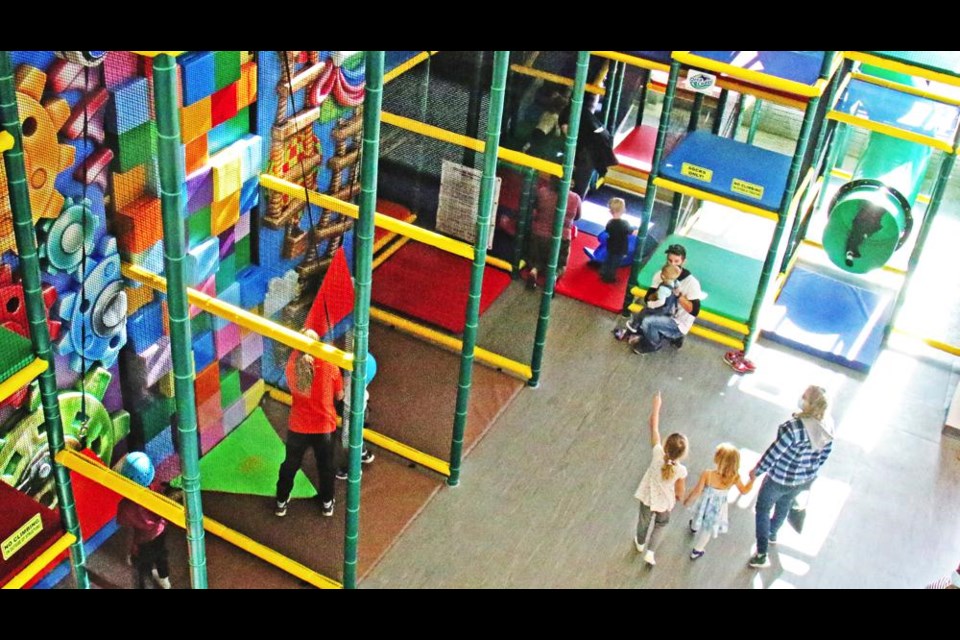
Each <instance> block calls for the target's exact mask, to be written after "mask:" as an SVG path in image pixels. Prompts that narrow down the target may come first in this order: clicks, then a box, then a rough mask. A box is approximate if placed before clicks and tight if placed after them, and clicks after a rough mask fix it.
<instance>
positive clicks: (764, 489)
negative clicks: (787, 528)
mask: <svg viewBox="0 0 960 640" xmlns="http://www.w3.org/2000/svg"><path fill="white" fill-rule="evenodd" d="M811 484H813V480H808V481H807V482H804V483H803V484H798V485H796V486H793V487H788V486H786V485H783V484H780V483H779V482H776V481H774V480H771V479H770V476H764V478H763V484H762V485H760V493H759V494H758V495H757V516H756V518H757V519H756V525H757V553H766V552H767V545H768V544H769V542H770V536H771V535H776V534H777V532H778V531H780V527H782V526H783V523H784V521H786V519H787V514H788V513H790V507H791V506H793V501H794V500H796V499H797V496H798V495H800V493H801V492H802V491H805V490H807V489H809V488H810V485H811ZM771 511H773V517H772V518H771V517H770V512H771Z"/></svg>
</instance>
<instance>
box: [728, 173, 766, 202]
mask: <svg viewBox="0 0 960 640" xmlns="http://www.w3.org/2000/svg"><path fill="white" fill-rule="evenodd" d="M730 191H733V192H734V193H739V194H740V195H742V196H747V197H748V198H755V199H757V200H760V199H762V198H763V186H762V185H759V184H753V183H752V182H746V181H745V180H741V179H740V178H734V179H733V182H731V183H730Z"/></svg>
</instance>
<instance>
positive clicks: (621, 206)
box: [607, 198, 627, 213]
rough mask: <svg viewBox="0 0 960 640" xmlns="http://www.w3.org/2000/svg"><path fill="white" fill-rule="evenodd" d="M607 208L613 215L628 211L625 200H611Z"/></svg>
mask: <svg viewBox="0 0 960 640" xmlns="http://www.w3.org/2000/svg"><path fill="white" fill-rule="evenodd" d="M607 208H608V209H610V212H611V213H623V212H624V211H626V210H627V203H626V201H625V200H624V199H623V198H610V201H609V202H608V203H607Z"/></svg>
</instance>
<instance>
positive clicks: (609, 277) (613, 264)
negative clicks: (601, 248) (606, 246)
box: [600, 253, 627, 282]
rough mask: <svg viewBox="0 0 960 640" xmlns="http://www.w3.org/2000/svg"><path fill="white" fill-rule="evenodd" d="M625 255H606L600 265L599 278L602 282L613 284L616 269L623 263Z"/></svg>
mask: <svg viewBox="0 0 960 640" xmlns="http://www.w3.org/2000/svg"><path fill="white" fill-rule="evenodd" d="M625 255H627V254H625V253H608V254H607V257H606V258H605V259H604V260H603V264H602V265H600V277H601V278H602V279H603V280H604V281H609V282H613V281H615V280H616V279H617V268H618V267H619V266H620V263H621V262H622V261H623V257H624V256H625Z"/></svg>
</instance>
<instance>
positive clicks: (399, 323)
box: [370, 307, 533, 380]
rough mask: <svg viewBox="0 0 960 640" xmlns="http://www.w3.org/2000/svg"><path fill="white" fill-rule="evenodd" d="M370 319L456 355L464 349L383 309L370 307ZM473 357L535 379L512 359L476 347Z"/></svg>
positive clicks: (450, 338) (527, 368) (455, 340)
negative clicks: (444, 348)
mask: <svg viewBox="0 0 960 640" xmlns="http://www.w3.org/2000/svg"><path fill="white" fill-rule="evenodd" d="M370 317H371V318H373V319H374V320H376V321H378V322H381V323H383V324H388V325H391V326H394V327H396V328H397V329H400V330H401V331H403V332H405V333H409V334H411V335H414V336H417V337H419V338H423V339H425V340H427V341H429V342H432V343H433V344H436V345H439V346H441V347H446V348H447V349H449V350H451V351H453V352H455V353H460V352H461V350H462V349H463V341H462V340H460V339H458V338H454V337H453V336H448V335H447V334H445V333H441V332H439V331H436V330H434V329H430V328H428V327H424V326H423V325H419V324H417V323H416V322H411V321H410V320H407V319H406V318H401V317H400V316H398V315H396V314H393V313H390V312H388V311H384V310H383V309H378V308H376V307H370ZM473 357H474V359H475V360H476V361H477V362H480V363H481V364H485V365H487V366H488V367H491V368H493V369H500V370H502V371H507V372H509V373H512V374H513V375H515V376H517V377H518V378H520V379H521V380H529V379H530V378H532V377H533V370H532V369H531V368H530V366H529V365H526V364H523V363H522V362H517V361H516V360H511V359H510V358H507V357H505V356H501V355H499V354H496V353H493V352H492V351H487V350H486V349H481V348H480V347H476V348H475V349H474V354H473Z"/></svg>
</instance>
